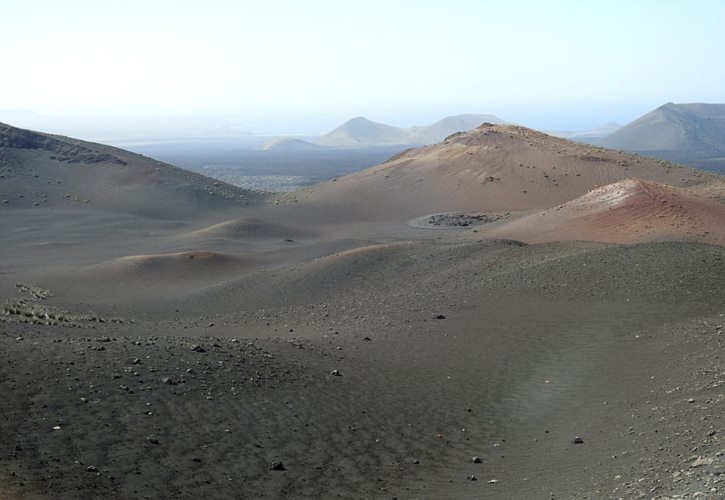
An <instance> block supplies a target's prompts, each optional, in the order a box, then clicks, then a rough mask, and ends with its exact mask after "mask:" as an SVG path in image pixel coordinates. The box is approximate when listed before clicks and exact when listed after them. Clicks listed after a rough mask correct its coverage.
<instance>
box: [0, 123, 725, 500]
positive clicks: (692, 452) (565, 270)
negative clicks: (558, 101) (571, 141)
mask: <svg viewBox="0 0 725 500" xmlns="http://www.w3.org/2000/svg"><path fill="white" fill-rule="evenodd" d="M0 129H2V130H0V132H2V133H0V139H2V140H1V141H0V195H2V197H3V198H2V200H3V201H5V200H6V201H7V203H0V307H1V309H0V353H1V354H0V390H1V391H2V392H1V393H0V395H1V396H2V404H0V423H1V425H0V498H3V499H4V498H11V499H12V498H53V499H57V498H59V499H69V500H70V499H72V500H75V499H86V498H89V499H90V498H130V499H144V498H153V499H156V498H163V499H166V498H181V499H198V498H210V499H213V498H285V497H286V498H335V497H342V498H506V499H508V498H638V497H644V498H690V497H692V498H694V497H706V498H720V497H722V496H723V489H724V488H725V487H724V486H723V485H722V484H721V482H722V480H723V479H722V477H723V476H722V474H723V472H725V458H724V457H723V452H724V451H725V446H723V445H722V443H721V442H720V441H721V437H722V435H723V432H725V429H723V423H724V420H725V416H724V415H725V408H724V407H723V406H724V403H725V392H724V391H723V388H722V386H723V384H725V363H724V362H723V359H721V358H722V352H723V340H724V338H723V335H725V334H724V333H723V331H724V327H725V316H724V315H725V286H723V283H725V248H723V247H715V246H708V245H704V244H695V243H671V242H670V243H668V242H660V243H649V244H640V245H634V246H617V245H604V244H595V243H582V242H568V243H549V244H540V245H524V244H522V243H518V242H515V241H488V240H481V239H480V234H479V233H477V232H476V229H475V228H460V229H452V230H448V231H431V230H430V229H426V228H420V227H412V226H410V225H408V224H407V223H405V220H407V219H406V218H405V217H407V216H406V214H405V213H404V212H400V213H395V214H391V219H393V220H397V222H379V221H380V220H381V219H380V218H379V217H378V218H376V217H372V218H371V217H369V214H367V216H366V214H365V213H362V212H356V210H362V209H361V208H359V207H358V208H354V206H353V205H354V204H353V205H350V206H346V205H344V204H339V205H334V206H338V207H341V208H340V210H339V211H333V210H330V208H329V206H322V205H315V204H312V205H310V204H309V203H308V204H305V201H304V200H301V201H300V202H295V201H294V200H296V199H297V198H295V196H296V195H294V196H290V197H288V198H284V199H280V198H277V197H275V196H267V195H263V194H260V193H250V192H243V191H241V190H239V189H236V188H234V187H233V186H229V185H226V184H224V183H219V182H215V181H213V180H211V179H208V178H205V177H203V176H200V175H196V174H190V173H188V172H184V171H181V170H179V169H174V168H172V167H169V166H167V165H164V164H162V163H158V162H155V161H151V160H149V159H144V158H141V157H139V156H136V155H132V154H131V153H127V152H122V151H120V150H117V149H115V148H108V147H102V146H97V145H95V146H94V145H89V144H88V143H83V142H80V141H73V140H69V139H59V138H55V137H51V136H38V135H37V134H35V135H34V134H32V133H30V132H27V131H19V130H17V129H8V127H4V128H3V127H2V126H0ZM3 130H5V131H4V132H3ZM8 130H9V131H8ZM3 141H4V142H3ZM358 201H360V200H358ZM398 201H400V200H398ZM402 201H403V202H406V200H402ZM410 201H411V200H407V202H410ZM449 201H450V200H449ZM338 202H340V203H342V200H339V199H336V201H335V203H338ZM368 202H370V199H369V200H368ZM451 203H453V201H451ZM370 208H371V209H372V212H375V211H376V210H378V209H380V207H377V206H372V207H370ZM462 209H463V208H461V210H462ZM435 210H438V209H437V208H435V207H432V206H426V210H425V211H422V213H421V214H414V215H418V216H420V215H422V214H425V213H431V212H434V211H435ZM378 211H379V210H378ZM373 215H375V214H374V213H373ZM398 219H400V220H398ZM343 221H345V223H343ZM492 224H496V223H495V222H493V223H492Z"/></svg>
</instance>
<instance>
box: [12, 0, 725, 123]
mask: <svg viewBox="0 0 725 500" xmlns="http://www.w3.org/2000/svg"><path fill="white" fill-rule="evenodd" d="M3 10H4V12H3V18H2V20H0V28H1V29H0V40H2V43H3V47H5V49H6V50H5V52H4V62H3V66H4V71H3V73H4V75H5V77H4V78H3V79H2V81H1V83H0V89H2V92H0V110H24V111H30V112H33V113H38V114H40V115H51V116H52V115H56V116H68V117H70V118H71V121H72V119H73V118H74V117H75V118H76V119H77V118H78V117H104V119H103V120H104V121H106V122H108V121H113V120H114V119H118V120H120V121H123V119H124V117H126V118H128V117H136V118H142V117H166V118H165V120H166V121H168V120H173V119H174V117H187V118H192V119H196V118H197V117H210V120H211V118H214V119H220V118H223V117H228V118H233V121H234V126H235V127H237V128H238V129H244V130H251V131H254V132H260V133H304V132H309V133H316V132H325V131H328V130H330V129H331V128H333V127H334V126H336V125H338V124H339V123H341V122H342V121H344V120H346V119H348V118H351V117H353V116H358V115H363V116H366V117H367V118H369V119H371V120H374V121H379V122H384V123H388V124H391V125H395V126H410V125H423V124H427V123H432V122H434V121H436V120H438V119H440V118H443V117H444V116H447V115H454V114H460V113H491V114H495V115H497V116H500V117H501V118H503V119H505V120H509V121H512V122H516V123H521V124H523V125H527V126H530V127H534V128H538V129H542V130H584V129H588V128H591V127H594V126H597V125H600V124H602V123H605V122H619V123H621V124H624V123H627V122H629V121H631V120H633V119H635V118H636V117H638V116H639V115H641V114H643V113H645V112H647V111H649V110H651V109H653V108H655V107H657V106H659V105H661V104H663V103H665V102H668V101H672V102H725V85H724V84H725V66H723V65H721V64H711V62H712V61H717V60H718V59H719V58H720V57H721V54H722V53H723V51H724V50H725V35H723V34H722V30H721V29H720V22H721V20H722V19H723V18H725V4H723V3H721V2H716V1H703V2H697V3H695V4H693V3H687V2H682V1H665V2H638V3H636V4H634V3H633V2H624V1H616V2H608V3H607V4H606V6H604V5H600V4H592V3H587V4H583V3H581V2H569V1H557V2H548V3H547V5H546V6H542V5H539V4H537V3H534V2H525V1H518V2H507V3H506V4H505V5H504V4H501V3H496V2H475V1H465V2H459V3H457V4H456V8H455V9H454V8H451V6H450V4H448V3H444V2H440V1H418V2H412V1H399V2H395V3H392V4H389V3H385V4H383V2H381V1H377V0H376V1H371V2H366V3H365V4H362V5H361V4H353V3H350V2H325V1H313V2H304V3H301V2H292V1H289V0H278V1H275V2H264V3H263V2H244V4H243V5H240V4H238V3H236V2H231V1H215V2H204V3H202V2H198V1H183V2H169V1H158V2H154V3H153V4H150V5H149V4H148V3H142V2H140V1H130V2H124V3H123V4H115V5H109V4H107V3H104V4H102V5H101V4H98V3H95V2H90V1H88V0H70V1H67V2H62V3H58V2H50V1H45V0H31V1H27V2H23V3H22V4H20V3H13V4H10V5H7V6H5V8H4V9H3ZM6 114H7V113H6ZM132 121H133V120H127V122H132ZM211 121H212V122H213V121H214V120H211Z"/></svg>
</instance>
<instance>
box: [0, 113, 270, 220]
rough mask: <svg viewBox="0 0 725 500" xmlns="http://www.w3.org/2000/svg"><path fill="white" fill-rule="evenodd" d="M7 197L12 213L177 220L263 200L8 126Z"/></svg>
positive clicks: (2, 186)
mask: <svg viewBox="0 0 725 500" xmlns="http://www.w3.org/2000/svg"><path fill="white" fill-rule="evenodd" d="M0 196H2V204H3V205H4V206H7V207H8V208H28V207H30V208H33V207H61V208H79V207H89V206H90V207H93V208H96V209H100V210H104V211H109V212H119V213H125V214H134V215H142V216H146V217H151V218H159V219H163V218H171V217H178V216H182V215H184V214H194V213H198V212H200V211H205V210H207V209H222V208H225V207H227V208H229V207H234V206H237V207H238V206H239V205H240V203H242V204H243V203H247V202H249V201H252V200H254V199H255V198H256V197H257V195H255V194H253V193H250V192H248V191H244V190H241V189H239V188H236V187H234V186H231V185H229V184H226V183H223V182H218V181H215V180H214V179H211V178H209V177H205V176H203V175H200V174H196V173H193V172H189V171H186V170H182V169H179V168H177V167H173V166H171V165H168V164H165V163H161V162H158V161H156V160H152V159H150V158H147V157H144V156H142V155H138V154H134V153H130V152H128V151H124V150H121V149H118V148H114V147H110V146H104V145H101V144H95V143H90V142H85V141H80V140H77V139H71V138H67V137H62V136H55V135H50V134H44V133H40V132H33V131H30V130H24V129H19V128H15V127H12V126H9V125H5V124H0Z"/></svg>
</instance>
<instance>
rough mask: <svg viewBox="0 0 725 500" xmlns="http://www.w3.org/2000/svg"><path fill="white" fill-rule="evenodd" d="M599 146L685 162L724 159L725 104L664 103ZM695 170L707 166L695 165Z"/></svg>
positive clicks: (696, 163) (603, 140)
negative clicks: (697, 167)
mask: <svg viewBox="0 0 725 500" xmlns="http://www.w3.org/2000/svg"><path fill="white" fill-rule="evenodd" d="M599 144H600V145H602V146H604V147H608V148H615V149H623V150H626V151H634V152H638V153H643V154H647V155H650V156H656V157H659V158H665V159H672V160H680V161H685V162H687V163H691V161H692V160H703V159H712V158H718V157H723V156H725V104H673V103H667V104H665V105H664V106H660V107H659V108H657V109H655V110H654V111H651V112H649V113H647V114H646V115H644V116H642V117H640V118H638V119H637V120H635V121H633V122H632V123H630V124H628V125H626V126H625V127H622V128H621V129H619V130H618V131H616V132H614V133H613V134H611V135H609V136H607V137H606V138H604V139H602V140H601V141H600V143H599ZM692 164H694V165H697V166H702V167H704V168H707V166H708V165H707V164H702V163H701V162H697V161H695V162H694V163H692Z"/></svg>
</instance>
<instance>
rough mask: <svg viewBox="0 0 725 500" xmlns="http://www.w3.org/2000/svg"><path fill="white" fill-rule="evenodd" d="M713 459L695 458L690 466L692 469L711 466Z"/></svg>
mask: <svg viewBox="0 0 725 500" xmlns="http://www.w3.org/2000/svg"><path fill="white" fill-rule="evenodd" d="M713 461H714V460H713V459H712V458H710V457H697V458H696V459H695V461H694V462H692V463H691V464H690V467H692V468H693V469H694V468H696V467H702V466H703V465H712V463H713Z"/></svg>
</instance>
